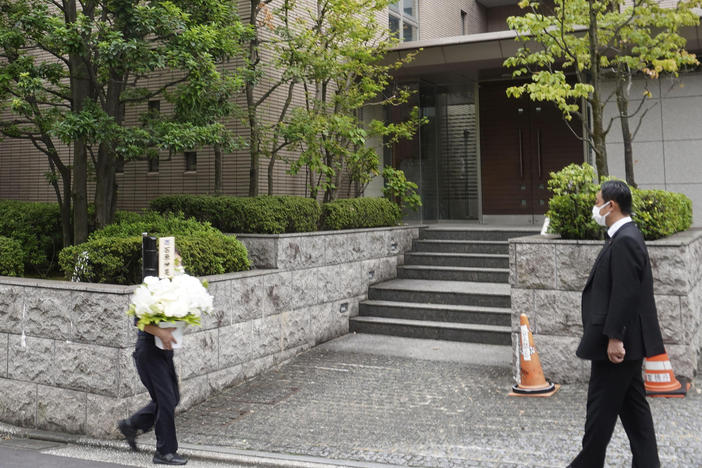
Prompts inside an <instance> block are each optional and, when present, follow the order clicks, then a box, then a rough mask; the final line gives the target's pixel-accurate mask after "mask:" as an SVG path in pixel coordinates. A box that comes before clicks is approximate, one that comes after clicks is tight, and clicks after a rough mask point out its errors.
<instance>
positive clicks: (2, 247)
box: [0, 236, 24, 276]
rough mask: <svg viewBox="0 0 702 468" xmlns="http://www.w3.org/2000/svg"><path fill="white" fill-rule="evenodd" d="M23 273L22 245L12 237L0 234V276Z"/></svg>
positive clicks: (20, 274)
mask: <svg viewBox="0 0 702 468" xmlns="http://www.w3.org/2000/svg"><path fill="white" fill-rule="evenodd" d="M23 274H24V252H23V251H22V245H20V243H19V242H18V241H16V240H14V239H10V238H9V237H4V236H0V276H22V275H23Z"/></svg>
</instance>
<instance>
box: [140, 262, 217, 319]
mask: <svg viewBox="0 0 702 468" xmlns="http://www.w3.org/2000/svg"><path fill="white" fill-rule="evenodd" d="M210 312H212V296H211V295H210V294H208V293H207V289H206V284H204V285H203V284H202V283H201V282H200V280H199V279H197V278H195V277H193V276H190V275H186V274H182V275H176V276H174V277H172V278H157V277H155V276H147V277H146V278H144V283H143V284H142V285H141V286H139V287H138V288H137V289H136V291H134V295H132V303H131V304H130V305H129V310H128V311H127V314H128V315H130V316H135V317H136V318H137V327H138V328H139V330H142V331H143V330H144V327H145V326H147V325H152V324H153V325H157V326H160V327H161V328H163V325H161V323H163V322H165V323H166V324H168V323H175V322H185V323H187V324H188V325H198V326H199V325H200V317H201V316H202V314H207V313H210Z"/></svg>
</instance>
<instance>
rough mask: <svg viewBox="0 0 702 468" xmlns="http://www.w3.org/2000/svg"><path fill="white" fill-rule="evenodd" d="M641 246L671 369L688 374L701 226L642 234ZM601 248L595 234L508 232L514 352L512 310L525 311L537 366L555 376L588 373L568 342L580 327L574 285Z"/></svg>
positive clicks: (701, 265) (700, 340) (694, 359)
mask: <svg viewBox="0 0 702 468" xmlns="http://www.w3.org/2000/svg"><path fill="white" fill-rule="evenodd" d="M647 247H648V252H649V257H650V259H651V268H652V271H653V278H654V295H655V301H656V306H657V309H658V318H659V322H660V325H661V331H662V333H663V340H664V343H665V348H666V351H667V352H668V355H669V357H670V360H671V363H672V365H673V370H674V372H675V373H676V374H677V375H681V376H684V377H687V378H690V377H692V376H693V375H694V374H695V372H696V370H697V368H698V365H699V364H700V359H701V357H702V356H701V354H700V351H701V350H702V328H701V327H700V322H701V321H702V318H701V317H702V230H700V229H693V230H689V231H686V232H681V233H678V234H675V235H673V236H670V237H668V238H666V239H661V240H658V241H652V242H647ZM601 248H602V242H598V241H572V240H563V239H560V238H558V237H557V236H530V237H521V238H517V239H511V240H510V247H509V249H510V250H509V252H510V284H511V286H512V288H511V291H512V345H513V347H514V350H515V359H517V357H518V354H517V347H518V346H519V334H518V331H519V315H520V314H522V313H524V314H526V315H527V316H528V317H529V324H530V326H531V328H532V331H533V333H534V342H535V346H536V349H537V351H538V352H539V354H540V359H541V364H542V367H543V370H544V374H545V375H546V377H547V378H548V379H552V380H553V381H554V382H558V383H568V382H585V381H587V380H588V378H589V372H590V364H589V361H583V360H581V359H578V358H577V357H576V356H575V350H576V349H577V346H578V343H579V340H580V337H581V335H582V322H581V316H580V300H581V293H582V290H583V288H584V287H585V282H586V281H587V278H588V276H589V274H590V269H591V268H592V265H593V263H594V261H595V259H596V258H597V254H598V253H599V251H600V249H601ZM515 362H517V363H518V360H516V361H515ZM516 367H518V365H517V366H516ZM516 367H515V368H516ZM516 374H517V372H516V371H515V376H516Z"/></svg>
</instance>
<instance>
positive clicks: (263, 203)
mask: <svg viewBox="0 0 702 468" xmlns="http://www.w3.org/2000/svg"><path fill="white" fill-rule="evenodd" d="M151 209H153V210H155V211H158V212H159V213H183V214H184V215H185V216H186V217H193V218H195V219H197V220H198V221H202V222H210V223H212V225H213V226H214V227H216V228H217V229H219V230H220V231H222V232H235V233H236V232H238V233H260V234H281V233H285V232H310V231H316V230H317V225H318V222H319V215H320V207H319V203H317V201H315V200H313V199H311V198H305V197H294V196H287V195H282V196H269V195H262V196H258V197H224V196H210V195H165V196H162V197H158V198H155V199H154V200H152V201H151Z"/></svg>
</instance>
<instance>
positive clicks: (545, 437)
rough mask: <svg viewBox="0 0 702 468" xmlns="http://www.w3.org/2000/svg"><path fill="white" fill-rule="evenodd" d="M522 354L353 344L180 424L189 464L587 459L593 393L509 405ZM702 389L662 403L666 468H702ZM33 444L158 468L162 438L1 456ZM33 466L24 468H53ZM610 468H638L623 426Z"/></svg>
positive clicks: (220, 399) (659, 426) (658, 419)
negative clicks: (135, 446) (516, 357)
mask: <svg viewBox="0 0 702 468" xmlns="http://www.w3.org/2000/svg"><path fill="white" fill-rule="evenodd" d="M510 353H511V351H510V348H509V347H506V346H490V345H477V344H468V343H452V342H441V341H431V340H414V339H408V338H395V337H387V336H379V335H360V334H359V335H353V334H352V335H347V336H345V337H342V338H339V339H337V340H334V341H331V342H329V343H326V344H324V345H322V346H318V347H316V348H314V349H312V350H310V351H307V352H305V353H303V354H301V355H299V356H297V357H296V358H294V359H292V360H291V361H289V362H288V363H286V364H284V365H282V366H281V367H280V368H279V369H277V370H272V371H269V372H267V373H265V374H263V375H261V376H259V377H258V378H256V379H253V380H251V381H249V382H247V383H244V384H242V385H239V386H236V387H231V388H228V389H225V390H224V391H223V392H221V393H220V394H218V395H216V396H214V397H212V398H210V399H209V400H207V401H205V402H203V403H202V404H200V405H198V406H196V407H194V408H191V409H190V410H188V411H186V412H183V413H181V414H179V415H178V417H177V422H176V423H177V428H178V439H179V441H180V443H181V451H182V452H183V453H185V454H188V455H190V456H192V457H193V458H192V459H191V461H190V463H189V464H188V466H192V468H198V467H200V468H215V467H234V466H249V467H250V466H257V467H265V468H313V467H315V468H338V467H356V468H380V467H388V466H423V467H485V468H491V467H501V468H502V467H504V468H507V467H564V466H566V465H567V464H568V462H569V461H570V460H571V459H572V458H573V457H574V456H575V454H576V453H577V451H578V449H579V446H580V439H581V437H582V430H583V423H584V418H585V396H586V385H584V384H577V385H564V386H563V387H562V388H561V390H560V391H559V392H558V393H557V394H556V395H554V396H552V397H550V398H533V399H531V398H514V397H507V393H508V391H509V389H510V387H511V385H512V377H511V374H512V371H511V369H510V366H509V363H510V362H511V355H510ZM700 389H702V378H699V377H698V378H697V379H696V380H695V382H694V386H693V388H692V390H691V391H690V393H688V396H687V397H686V398H684V399H649V402H650V404H651V407H652V409H653V416H654V421H655V424H656V432H657V435H658V443H659V453H660V456H661V462H662V466H663V467H666V468H675V467H681V468H682V467H684V468H699V467H702V392H701V391H700ZM3 434H6V435H5V436H3ZM22 436H24V437H31V438H34V439H41V440H53V441H58V442H61V444H58V445H56V446H53V447H51V448H48V449H42V448H41V447H37V450H39V452H40V454H41V455H50V456H61V457H69V458H68V459H75V460H92V461H96V462H110V463H116V464H119V465H123V466H138V467H148V466H153V465H152V464H151V453H152V451H153V449H154V445H155V440H154V437H153V433H149V434H145V435H143V436H142V437H140V439H139V445H140V447H141V449H142V450H141V452H140V453H138V454H134V453H132V452H129V451H127V450H126V448H127V447H126V444H125V443H124V442H123V441H107V440H97V439H89V438H85V437H83V436H71V435H69V434H55V433H42V432H41V431H27V430H22V429H20V428H13V427H10V426H7V425H2V424H0V439H2V438H6V439H8V440H7V441H5V442H2V441H0V450H2V449H3V448H9V449H12V448H17V447H18V445H17V444H18V443H20V442H17V441H13V440H12V439H13V438H15V439H16V438H19V437H22ZM27 456H30V455H27ZM37 459H38V458H37ZM26 462H27V463H26V464H18V465H17V466H18V467H27V468H37V467H39V466H42V465H40V464H37V463H36V462H35V461H32V459H31V457H30V458H27V459H26ZM1 466H3V464H2V458H0V467H1ZM95 466H97V465H95ZM607 466H608V467H628V466H631V456H630V454H629V447H628V442H627V439H626V435H625V434H624V431H623V430H622V428H621V425H618V426H617V429H616V430H615V434H614V437H613V439H612V442H611V443H610V446H609V451H608V454H607Z"/></svg>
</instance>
